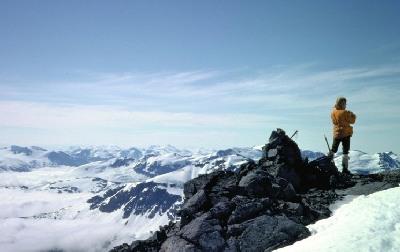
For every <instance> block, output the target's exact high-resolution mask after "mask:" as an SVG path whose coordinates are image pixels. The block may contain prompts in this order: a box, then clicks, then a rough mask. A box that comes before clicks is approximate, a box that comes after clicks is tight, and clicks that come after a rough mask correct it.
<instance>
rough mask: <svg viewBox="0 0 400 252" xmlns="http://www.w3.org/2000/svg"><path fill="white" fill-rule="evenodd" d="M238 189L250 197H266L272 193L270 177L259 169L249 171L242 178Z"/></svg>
mask: <svg viewBox="0 0 400 252" xmlns="http://www.w3.org/2000/svg"><path fill="white" fill-rule="evenodd" d="M239 187H241V188H243V189H244V190H245V191H246V193H247V195H249V196H252V197H266V196H269V195H271V193H272V183H271V175H270V174H268V173H267V172H266V171H263V170H261V169H257V170H253V171H250V172H249V173H248V174H247V175H246V176H244V177H242V178H241V180H240V182H239Z"/></svg>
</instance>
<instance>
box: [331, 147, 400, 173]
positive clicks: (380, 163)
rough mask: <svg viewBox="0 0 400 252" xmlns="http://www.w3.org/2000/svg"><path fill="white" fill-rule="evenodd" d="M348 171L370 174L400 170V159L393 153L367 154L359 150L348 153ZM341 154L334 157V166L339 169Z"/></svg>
mask: <svg viewBox="0 0 400 252" xmlns="http://www.w3.org/2000/svg"><path fill="white" fill-rule="evenodd" d="M349 157H350V160H349V169H350V171H351V172H353V173H357V174H370V173H378V172H382V171H387V170H391V169H398V168H400V159H399V157H398V155H396V154H394V153H393V152H379V153H375V154H368V153H365V152H363V151H360V150H354V151H350V152H349ZM341 163H342V154H341V153H339V154H338V155H336V156H335V164H336V166H337V167H338V168H339V169H341V167H342V165H341Z"/></svg>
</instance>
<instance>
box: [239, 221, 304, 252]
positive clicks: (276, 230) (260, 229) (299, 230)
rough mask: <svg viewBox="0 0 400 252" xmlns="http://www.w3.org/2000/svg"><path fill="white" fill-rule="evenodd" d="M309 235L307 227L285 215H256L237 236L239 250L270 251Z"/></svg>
mask: <svg viewBox="0 0 400 252" xmlns="http://www.w3.org/2000/svg"><path fill="white" fill-rule="evenodd" d="M309 235H310V231H308V229H307V228H306V227H305V226H303V225H301V224H298V223H295V222H293V221H291V220H290V219H288V218H287V217H286V216H274V217H272V216H267V215H264V216H260V217H257V218H256V219H255V220H254V221H253V222H252V223H251V224H250V225H249V226H248V227H247V228H246V230H244V231H243V233H242V235H241V236H240V238H239V246H240V251H272V250H274V249H277V248H279V247H283V246H286V245H289V244H291V243H293V242H295V241H298V240H300V239H304V238H306V237H308V236H309Z"/></svg>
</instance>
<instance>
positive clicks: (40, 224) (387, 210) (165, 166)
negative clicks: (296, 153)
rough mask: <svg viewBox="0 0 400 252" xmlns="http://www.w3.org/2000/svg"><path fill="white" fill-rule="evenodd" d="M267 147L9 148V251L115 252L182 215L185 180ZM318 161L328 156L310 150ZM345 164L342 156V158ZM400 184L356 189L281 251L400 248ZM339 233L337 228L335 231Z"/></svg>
mask: <svg viewBox="0 0 400 252" xmlns="http://www.w3.org/2000/svg"><path fill="white" fill-rule="evenodd" d="M261 155H262V152H261V150H260V148H258V147H249V148H230V149H225V150H205V149H200V150H185V149H178V148H175V147H173V146H150V147H148V148H128V149H122V148H118V147H114V146H111V147H88V148H82V147H68V148H64V149H58V150H46V149H44V148H41V147H37V146H30V147H21V146H15V145H13V146H7V147H2V148H0V198H1V201H0V219H1V222H0V232H1V233H2V235H1V236H0V250H1V251H2V252H14V251H17V252H19V251H21V252H23V251H89V252H90V251H93V252H94V251H96V252H97V251H108V250H110V249H111V248H113V247H114V246H116V245H119V244H122V243H124V242H126V243H129V242H131V241H132V240H135V239H145V238H147V237H149V236H150V234H151V231H155V230H157V229H158V228H159V226H162V225H166V224H167V223H168V222H169V221H171V220H172V221H174V220H176V219H177V218H178V217H177V216H176V213H177V210H178V209H179V207H180V205H181V204H182V202H183V184H184V183H185V182H186V181H188V180H190V179H193V178H196V177H197V176H199V175H200V174H206V173H210V172H213V171H216V170H230V171H235V170H237V169H238V168H239V166H240V165H241V164H244V163H246V162H247V161H248V160H250V159H252V160H258V159H260V158H261ZM302 155H303V157H304V158H306V157H307V158H308V159H310V160H312V159H315V158H318V157H320V156H322V155H324V154H323V153H321V152H314V151H306V150H304V151H302ZM335 162H336V166H337V167H339V168H340V167H341V165H340V162H341V154H340V153H339V154H338V155H336V157H335ZM350 168H351V172H352V173H358V174H369V173H378V172H381V171H386V170H391V169H398V168H400V160H399V158H398V156H397V155H396V154H395V153H393V152H382V153H376V154H368V153H365V152H362V151H358V150H354V151H351V153H350ZM397 202H400V190H399V188H392V189H388V190H385V191H381V192H377V193H374V194H371V195H368V196H357V197H347V198H346V199H345V200H343V201H341V202H339V203H338V204H336V205H335V206H334V207H335V209H333V215H332V216H331V217H330V218H327V219H324V220H321V221H318V222H316V223H315V224H312V225H310V226H308V229H309V230H310V231H311V233H312V235H311V236H310V237H309V238H307V239H304V240H302V241H299V242H297V243H295V244H293V245H291V246H288V247H285V248H283V249H280V250H279V251H361V250H362V251H399V249H400V238H399V237H400V221H399V220H400V210H399V208H398V207H397ZM332 234H335V235H332Z"/></svg>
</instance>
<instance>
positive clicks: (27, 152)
mask: <svg viewBox="0 0 400 252" xmlns="http://www.w3.org/2000/svg"><path fill="white" fill-rule="evenodd" d="M10 150H11V152H12V153H14V154H21V153H22V154H24V155H26V156H30V155H32V150H31V149H29V148H28V147H21V146H17V145H11V149H10Z"/></svg>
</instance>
